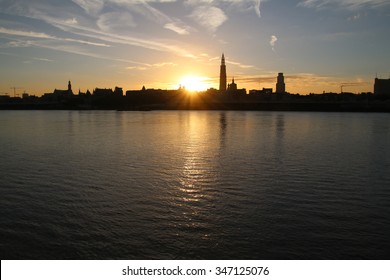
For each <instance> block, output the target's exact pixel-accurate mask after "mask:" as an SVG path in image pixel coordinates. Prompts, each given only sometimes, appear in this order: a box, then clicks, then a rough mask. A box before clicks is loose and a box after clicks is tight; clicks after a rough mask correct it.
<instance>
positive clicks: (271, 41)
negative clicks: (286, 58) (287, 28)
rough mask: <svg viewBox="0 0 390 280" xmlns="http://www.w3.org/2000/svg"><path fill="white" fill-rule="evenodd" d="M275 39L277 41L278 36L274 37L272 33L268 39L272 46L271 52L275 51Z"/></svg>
mask: <svg viewBox="0 0 390 280" xmlns="http://www.w3.org/2000/svg"><path fill="white" fill-rule="evenodd" d="M277 41H278V37H276V36H275V35H272V36H271V39H270V41H269V44H270V45H271V48H272V51H273V52H275V45H276V42H277Z"/></svg>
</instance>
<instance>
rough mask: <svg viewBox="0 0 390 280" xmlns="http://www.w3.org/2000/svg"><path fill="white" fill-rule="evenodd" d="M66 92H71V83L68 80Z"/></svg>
mask: <svg viewBox="0 0 390 280" xmlns="http://www.w3.org/2000/svg"><path fill="white" fill-rule="evenodd" d="M68 92H69V93H71V92H72V84H71V83H70V81H69V82H68Z"/></svg>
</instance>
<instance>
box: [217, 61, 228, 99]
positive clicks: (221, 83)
mask: <svg viewBox="0 0 390 280" xmlns="http://www.w3.org/2000/svg"><path fill="white" fill-rule="evenodd" d="M226 82H227V81H226V64H225V54H222V58H221V68H220V72H219V91H220V92H225V91H226Z"/></svg>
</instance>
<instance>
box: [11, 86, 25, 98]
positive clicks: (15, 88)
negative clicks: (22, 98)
mask: <svg viewBox="0 0 390 280" xmlns="http://www.w3.org/2000/svg"><path fill="white" fill-rule="evenodd" d="M11 89H13V90H14V97H16V90H17V89H22V87H15V86H13V87H11Z"/></svg>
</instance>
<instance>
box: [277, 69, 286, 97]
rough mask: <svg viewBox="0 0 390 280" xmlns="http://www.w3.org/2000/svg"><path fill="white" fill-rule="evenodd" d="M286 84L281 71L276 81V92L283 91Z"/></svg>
mask: <svg viewBox="0 0 390 280" xmlns="http://www.w3.org/2000/svg"><path fill="white" fill-rule="evenodd" d="M285 92H286V84H285V83H284V76H283V73H279V75H278V78H277V83H276V93H285Z"/></svg>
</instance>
